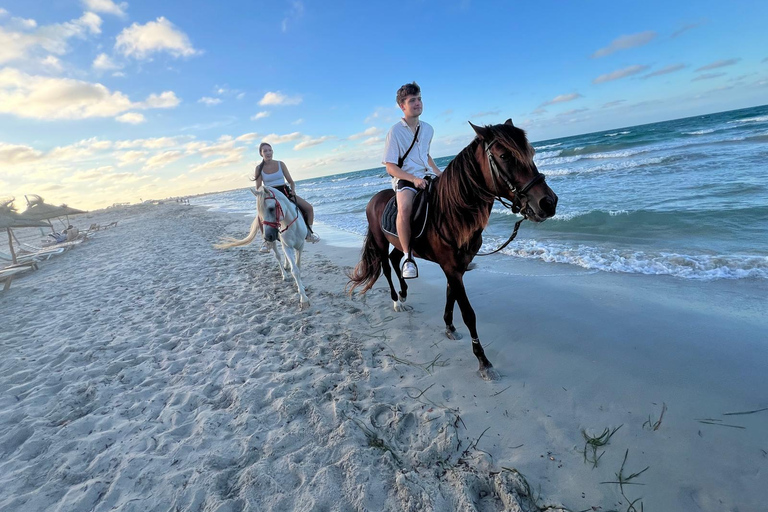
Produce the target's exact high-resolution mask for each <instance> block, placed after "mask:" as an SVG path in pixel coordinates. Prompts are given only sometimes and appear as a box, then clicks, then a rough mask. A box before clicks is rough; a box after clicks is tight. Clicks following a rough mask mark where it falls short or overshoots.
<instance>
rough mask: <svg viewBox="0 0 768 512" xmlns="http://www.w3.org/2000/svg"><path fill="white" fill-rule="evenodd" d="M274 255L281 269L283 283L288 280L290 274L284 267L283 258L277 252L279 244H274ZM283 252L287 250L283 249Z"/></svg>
mask: <svg viewBox="0 0 768 512" xmlns="http://www.w3.org/2000/svg"><path fill="white" fill-rule="evenodd" d="M270 249H272V253H273V254H274V255H275V259H276V260H277V266H278V267H280V274H282V276H283V281H287V280H288V273H287V272H286V268H285V265H283V258H281V257H280V253H279V252H277V242H272V247H270ZM283 252H285V249H283Z"/></svg>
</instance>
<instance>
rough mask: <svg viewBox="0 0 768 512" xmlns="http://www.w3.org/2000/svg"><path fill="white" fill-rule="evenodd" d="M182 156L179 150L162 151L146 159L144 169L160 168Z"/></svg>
mask: <svg viewBox="0 0 768 512" xmlns="http://www.w3.org/2000/svg"><path fill="white" fill-rule="evenodd" d="M182 157H184V153H182V152H181V151H164V152H162V153H159V154H157V155H155V156H153V157H150V158H148V159H147V162H146V164H145V165H144V169H147V170H152V169H160V168H162V167H165V166H166V165H169V164H172V163H173V162H175V161H176V160H179V159H180V158H182Z"/></svg>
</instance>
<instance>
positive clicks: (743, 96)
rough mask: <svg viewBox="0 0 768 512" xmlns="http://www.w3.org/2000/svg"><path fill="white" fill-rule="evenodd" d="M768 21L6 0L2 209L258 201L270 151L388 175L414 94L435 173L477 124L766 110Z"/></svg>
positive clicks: (506, 10) (417, 5) (1, 22)
mask: <svg viewBox="0 0 768 512" xmlns="http://www.w3.org/2000/svg"><path fill="white" fill-rule="evenodd" d="M767 19H768V2H763V1H754V2H740V1H731V2H722V1H718V2H712V1H696V2H693V1H679V2H669V1H665V2H655V1H644V2H629V1H627V2H623V1H621V2H617V1H615V0H614V1H610V2H603V1H572V2H567V1H562V0H558V1H554V0H542V1H538V2H518V1H487V2H480V1H471V0H463V1H461V0H460V1H451V0H441V1H437V0H421V1H411V2H405V3H404V5H402V6H396V5H395V4H392V3H391V2H376V1H371V2H333V1H328V2H314V1H308V0H304V1H283V0H275V1H272V2H262V1H247V2H246V1H242V2H241V1H222V2H212V1H201V0H185V1H184V2H181V1H160V2H158V1H153V2H148V1H142V2H130V1H128V2H119V1H117V2H116V1H114V0H46V1H37V0H13V1H7V0H5V1H3V0H0V170H1V171H0V196H3V197H5V196H15V197H17V198H21V197H22V196H23V195H24V194H40V195H42V196H43V197H44V198H45V199H46V200H47V201H49V202H53V203H61V202H67V203H69V204H71V205H73V206H78V207H83V208H98V207H103V206H108V205H110V204H112V203H115V202H136V201H138V200H139V199H140V198H141V199H148V198H162V197H168V196H176V195H186V194H197V193H203V192H214V191H220V190H229V189H233V188H240V187H245V186H248V185H249V181H248V176H249V175H250V174H252V171H253V167H254V166H255V164H256V163H257V162H258V161H259V157H258V153H257V150H256V148H257V147H258V144H259V142H261V141H262V140H267V141H271V142H272V143H273V145H274V148H275V158H277V159H279V160H283V161H285V162H286V164H287V165H288V167H289V168H290V169H291V172H292V174H293V176H294V178H295V179H297V180H298V179H302V178H309V177H314V176H320V175H327V174H336V173H340V172H347V171H354V170H359V169H365V168H370V167H377V166H379V165H380V161H381V155H382V153H383V139H384V135H385V134H386V131H387V130H388V128H389V127H390V126H391V125H392V124H393V123H394V122H396V121H397V119H398V118H399V114H400V111H399V109H398V108H397V106H396V105H395V102H394V96H395V92H396V90H397V88H398V87H399V86H400V85H402V84H403V83H406V82H410V81H413V80H416V81H417V82H418V83H419V84H420V85H421V87H422V96H423V98H424V105H425V108H424V114H423V115H422V119H424V120H426V121H428V122H429V123H430V124H432V125H433V126H434V127H435V139H434V141H433V145H432V155H433V156H434V157H440V156H448V155H453V154H455V153H456V152H458V151H459V150H460V149H461V148H462V147H464V146H465V145H466V144H468V143H469V142H470V140H471V138H472V136H473V132H472V131H471V129H470V127H469V125H468V124H467V121H472V122H473V123H475V124H494V123H500V122H503V121H504V120H506V119H507V118H512V119H513V121H514V122H515V124H516V125H519V126H521V127H523V128H525V129H526V130H527V131H528V134H529V138H530V140H531V141H542V140H546V139H552V138H557V137H563V136H567V135H576V134H580V133H587V132H592V131H598V130H607V129H614V128H620V127H624V126H632V125H636V124H642V123H649V122H655V121H661V120H667V119H674V118H680V117H687V116H692V115H697V114H705V113H711V112H719V111H723V110H730V109H735V108H743V107H750V106H755V105H761V104H765V103H768V36H767V35H766V30H765V20H767ZM21 202H23V200H22V201H21ZM17 205H19V206H21V207H23V204H20V203H19V202H17Z"/></svg>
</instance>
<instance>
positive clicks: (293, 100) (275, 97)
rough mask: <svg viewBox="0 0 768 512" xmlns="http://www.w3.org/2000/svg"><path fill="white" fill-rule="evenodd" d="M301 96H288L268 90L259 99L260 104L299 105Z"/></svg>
mask: <svg viewBox="0 0 768 512" xmlns="http://www.w3.org/2000/svg"><path fill="white" fill-rule="evenodd" d="M299 103H301V96H291V97H289V96H286V95H285V94H283V93H281V92H268V93H266V94H265V95H264V97H263V98H261V99H260V100H259V105H261V106H264V105H298V104H299Z"/></svg>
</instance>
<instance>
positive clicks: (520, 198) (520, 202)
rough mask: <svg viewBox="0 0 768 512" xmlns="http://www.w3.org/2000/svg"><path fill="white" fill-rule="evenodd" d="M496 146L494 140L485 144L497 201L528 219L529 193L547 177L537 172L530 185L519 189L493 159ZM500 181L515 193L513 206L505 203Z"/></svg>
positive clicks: (527, 184)
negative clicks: (500, 191) (499, 184)
mask: <svg viewBox="0 0 768 512" xmlns="http://www.w3.org/2000/svg"><path fill="white" fill-rule="evenodd" d="M494 144H496V141H495V140H492V141H491V142H490V143H485V153H486V154H487V155H488V166H489V167H490V168H491V176H492V177H493V186H494V188H495V189H496V190H495V192H496V199H498V200H499V202H500V203H501V204H503V205H504V206H505V207H506V208H509V209H510V210H512V212H514V213H521V212H522V215H523V217H524V218H528V214H527V210H528V208H527V206H528V191H529V190H531V188H533V187H534V186H535V185H537V184H538V183H541V182H543V181H544V179H545V176H544V175H543V174H541V173H540V172H538V171H536V176H534V177H533V178H532V179H531V180H530V181H529V182H528V183H526V184H525V185H524V186H523V187H522V188H520V189H518V188H517V187H516V186H515V185H514V184H513V183H512V182H511V181H510V180H509V179H508V178H507V177H506V176H505V175H504V174H502V172H501V169H499V165H498V164H497V163H496V159H495V158H494V157H493V153H491V146H493V145H494ZM499 180H501V181H503V182H504V184H505V185H506V186H507V189H509V191H510V192H514V194H515V198H514V199H513V200H512V204H508V203H507V202H505V201H504V198H502V197H501V195H500V194H499V193H498V192H499V187H498V183H499Z"/></svg>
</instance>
